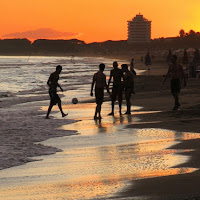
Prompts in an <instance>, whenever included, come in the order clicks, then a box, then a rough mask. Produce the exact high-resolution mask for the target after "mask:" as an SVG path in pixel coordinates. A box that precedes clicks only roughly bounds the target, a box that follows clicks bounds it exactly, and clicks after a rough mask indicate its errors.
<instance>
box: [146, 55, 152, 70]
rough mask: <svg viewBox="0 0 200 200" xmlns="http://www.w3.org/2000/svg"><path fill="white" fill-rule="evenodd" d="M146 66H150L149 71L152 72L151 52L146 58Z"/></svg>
mask: <svg viewBox="0 0 200 200" xmlns="http://www.w3.org/2000/svg"><path fill="white" fill-rule="evenodd" d="M145 65H146V66H148V70H150V68H149V65H151V57H150V54H149V52H147V54H146V56H145Z"/></svg>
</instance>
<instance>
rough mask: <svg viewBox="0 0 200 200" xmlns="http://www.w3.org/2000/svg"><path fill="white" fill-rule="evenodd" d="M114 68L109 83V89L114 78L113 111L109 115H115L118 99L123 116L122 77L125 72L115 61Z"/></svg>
mask: <svg viewBox="0 0 200 200" xmlns="http://www.w3.org/2000/svg"><path fill="white" fill-rule="evenodd" d="M113 68H114V69H112V70H111V71H110V78H109V81H108V87H109V85H110V82H111V80H112V78H113V88H112V95H111V102H112V103H111V105H112V111H111V113H110V114H109V115H114V106H115V101H116V99H117V97H118V103H119V114H120V115H121V114H122V113H121V109H122V90H123V86H122V80H121V79H122V77H123V72H122V70H121V69H119V68H118V63H117V62H116V61H115V62H113Z"/></svg>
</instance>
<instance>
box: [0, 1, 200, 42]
mask: <svg viewBox="0 0 200 200" xmlns="http://www.w3.org/2000/svg"><path fill="white" fill-rule="evenodd" d="M199 10H200V1H199V0H190V1H189V0H188V1H186V0H167V1H161V0H149V1H147V0H1V12H0V18H1V20H0V27H1V28H0V36H1V38H3V36H4V38H5V37H6V36H5V35H7V34H10V35H13V33H16V32H22V33H23V32H27V33H26V35H27V34H29V35H30V34H32V35H33V33H32V32H34V31H36V30H38V29H40V30H42V31H40V30H39V31H37V37H41V38H49V39H53V38H55V39H58V38H65V39H71V38H77V39H80V40H84V41H85V42H87V43H88V42H94V41H97V42H101V41H106V40H126V39H127V20H131V19H132V18H133V17H134V16H135V15H136V14H138V13H139V12H140V13H141V14H143V15H144V17H145V18H147V19H149V20H151V21H152V38H158V37H168V36H177V35H178V33H179V30H180V29H182V28H183V29H184V30H185V31H186V32H188V31H189V30H190V29H193V30H195V31H200V12H199ZM45 31H46V34H45V36H44V32H45ZM49 32H51V34H50V33H49ZM67 32H70V33H71V35H70V34H69V36H71V37H67V36H68V34H67ZM39 34H41V36H38V35H39ZM49 34H50V35H49ZM65 36H66V37H65ZM7 37H8V36H7ZM9 37H11V36H9ZM30 37H31V36H30ZM32 37H34V36H32ZM56 37H57V38H56Z"/></svg>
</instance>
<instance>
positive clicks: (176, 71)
mask: <svg viewBox="0 0 200 200" xmlns="http://www.w3.org/2000/svg"><path fill="white" fill-rule="evenodd" d="M171 62H172V63H171V64H170V65H169V69H168V72H167V74H166V76H165V79H164V81H163V84H164V83H165V81H166V79H167V78H168V77H171V93H172V95H173V97H174V108H173V110H177V109H178V108H179V107H180V103H179V92H180V90H181V82H182V79H183V80H184V86H186V79H185V74H184V70H183V67H182V66H181V65H180V64H178V63H177V56H176V55H172V58H171Z"/></svg>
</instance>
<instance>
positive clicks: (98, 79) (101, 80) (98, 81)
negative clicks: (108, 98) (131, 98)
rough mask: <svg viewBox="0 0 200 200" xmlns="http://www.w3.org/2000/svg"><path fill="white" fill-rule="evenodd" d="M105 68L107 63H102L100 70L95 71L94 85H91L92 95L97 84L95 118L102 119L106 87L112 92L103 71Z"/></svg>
mask: <svg viewBox="0 0 200 200" xmlns="http://www.w3.org/2000/svg"><path fill="white" fill-rule="evenodd" d="M104 69H105V64H103V63H101V64H100V65H99V71H98V72H97V73H95V74H94V76H93V80H92V85H91V92H90V96H93V88H94V85H95V98H96V104H97V106H96V109H95V114H94V120H97V119H102V117H101V106H102V104H103V99H104V88H105V87H106V89H107V91H108V93H109V94H110V92H109V88H108V85H107V84H106V75H105V74H104V73H103V71H104ZM97 115H98V116H97Z"/></svg>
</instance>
